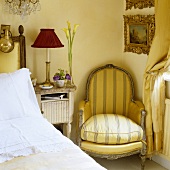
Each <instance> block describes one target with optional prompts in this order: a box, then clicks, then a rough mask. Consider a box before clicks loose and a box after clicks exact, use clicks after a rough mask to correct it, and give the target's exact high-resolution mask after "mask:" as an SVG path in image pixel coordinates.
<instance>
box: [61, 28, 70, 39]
mask: <svg viewBox="0 0 170 170" xmlns="http://www.w3.org/2000/svg"><path fill="white" fill-rule="evenodd" d="M62 30H63V31H64V32H65V34H66V37H67V39H68V38H69V31H68V29H67V28H63V29H62Z"/></svg>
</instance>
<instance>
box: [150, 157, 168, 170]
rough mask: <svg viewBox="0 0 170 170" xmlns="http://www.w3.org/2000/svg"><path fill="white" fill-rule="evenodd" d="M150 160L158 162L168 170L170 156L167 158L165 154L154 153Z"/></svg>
mask: <svg viewBox="0 0 170 170" xmlns="http://www.w3.org/2000/svg"><path fill="white" fill-rule="evenodd" d="M152 160H153V161H154V162H156V163H158V164H160V165H161V166H163V167H164V168H166V169H168V170H170V158H168V157H167V156H165V155H163V154H158V155H154V156H153V157H152Z"/></svg>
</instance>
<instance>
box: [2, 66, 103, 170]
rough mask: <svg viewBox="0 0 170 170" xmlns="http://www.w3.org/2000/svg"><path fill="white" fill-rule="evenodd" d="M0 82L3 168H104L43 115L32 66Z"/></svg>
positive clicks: (100, 169) (43, 169)
mask: <svg viewBox="0 0 170 170" xmlns="http://www.w3.org/2000/svg"><path fill="white" fill-rule="evenodd" d="M0 82H1V83H0V94H1V95H0V170H53V169H55V170H67V169H68V170H69V169H70V170H76V169H77V170H81V169H82V170H83V169H84V170H89V169H90V170H104V168H103V167H101V166H100V165H99V164H98V163H96V162H95V161H94V160H93V159H92V158H91V157H89V156H88V155H87V154H85V153H84V152H83V151H81V150H80V148H79V147H78V146H76V145H75V144H74V143H73V142H72V141H71V140H70V139H68V138H66V137H65V136H63V135H62V134H61V133H60V132H59V131H58V130H56V129H55V127H54V126H53V125H51V124H50V123H49V122H48V121H47V120H46V119H44V118H43V116H42V115H41V112H40V109H39V106H38V103H37V100H36V96H35V92H34V89H33V86H32V83H31V79H30V73H29V70H28V69H20V70H18V71H16V72H14V73H10V74H0ZM11 95H12V96H11Z"/></svg>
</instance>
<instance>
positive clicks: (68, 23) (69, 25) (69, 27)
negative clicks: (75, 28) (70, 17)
mask: <svg viewBox="0 0 170 170" xmlns="http://www.w3.org/2000/svg"><path fill="white" fill-rule="evenodd" d="M67 25H68V30H71V24H70V22H69V21H67Z"/></svg>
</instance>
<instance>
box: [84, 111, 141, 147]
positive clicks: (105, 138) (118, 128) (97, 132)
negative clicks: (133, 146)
mask: <svg viewBox="0 0 170 170" xmlns="http://www.w3.org/2000/svg"><path fill="white" fill-rule="evenodd" d="M81 138H82V139H83V140H86V141H90V142H95V143H103V144H125V143H130V142H137V141H141V140H142V138H143V129H142V128H141V126H139V125H138V124H136V123H135V122H133V121H132V120H130V119H129V118H127V117H125V116H122V115H117V114H98V115H95V116H92V117H91V118H89V119H88V120H87V121H86V122H85V123H84V124H83V125H82V129H81Z"/></svg>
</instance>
